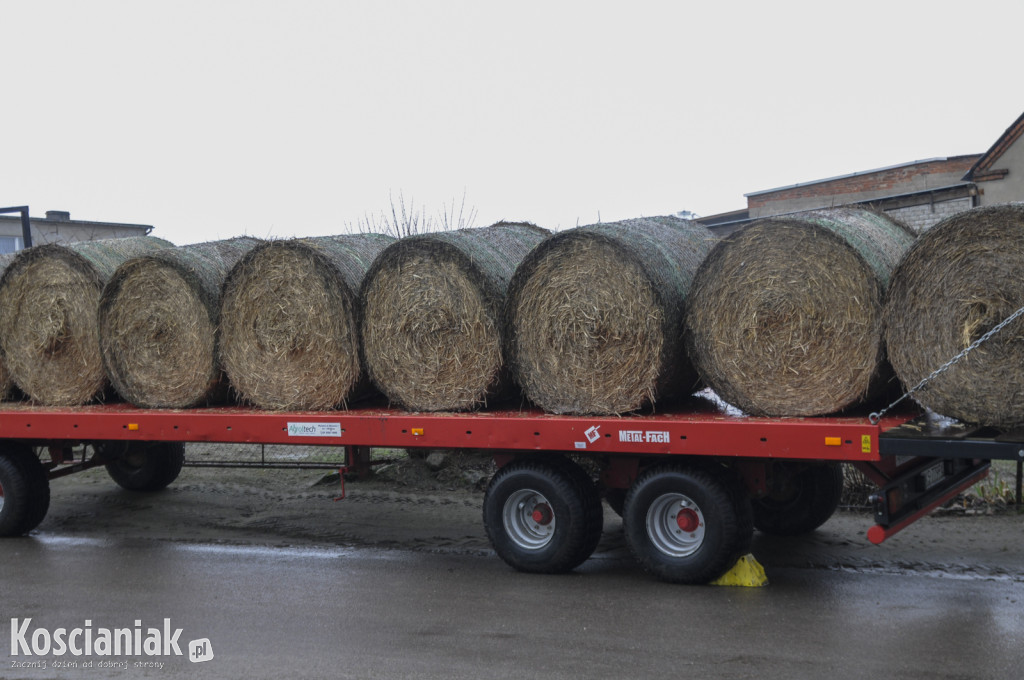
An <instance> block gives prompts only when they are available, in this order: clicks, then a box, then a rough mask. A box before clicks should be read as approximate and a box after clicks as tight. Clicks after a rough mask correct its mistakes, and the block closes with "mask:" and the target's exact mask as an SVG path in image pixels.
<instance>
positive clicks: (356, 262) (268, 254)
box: [220, 234, 395, 410]
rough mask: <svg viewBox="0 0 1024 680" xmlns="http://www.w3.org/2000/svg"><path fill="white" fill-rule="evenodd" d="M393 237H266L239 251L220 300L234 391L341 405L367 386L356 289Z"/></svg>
mask: <svg viewBox="0 0 1024 680" xmlns="http://www.w3.org/2000/svg"><path fill="white" fill-rule="evenodd" d="M394 240H395V239H393V238H391V237H390V236H384V235H381V234H352V235H340V236H325V237H321V238H308V239H297V240H289V241H271V242H268V243H265V244H263V245H261V246H259V247H258V248H256V249H254V250H253V251H252V252H250V253H249V254H248V255H247V256H246V257H244V258H243V259H242V260H241V261H240V262H239V263H238V264H237V265H235V267H234V269H233V270H232V271H231V274H230V275H229V276H228V279H227V282H226V283H225V285H224V295H223V298H222V300H221V343H220V350H221V358H222V362H223V365H224V369H225V371H226V372H227V374H228V378H229V379H230V381H231V385H232V387H233V388H234V390H235V391H236V392H237V393H238V394H239V396H240V397H241V399H243V400H244V401H247V402H249V403H252V404H255V405H256V406H259V407H261V408H266V409H284V410H292V409H301V410H323V409H332V408H338V407H344V406H345V405H346V403H347V402H348V401H351V400H353V399H356V398H358V397H360V396H362V395H363V394H364V393H365V392H366V391H367V388H368V381H367V380H365V379H364V372H363V370H362V367H361V362H360V350H359V344H360V341H359V326H360V320H361V306H360V301H359V289H360V286H361V285H362V282H363V279H364V277H365V276H366V272H367V271H368V270H369V268H370V265H371V264H372V263H373V261H374V259H375V258H376V257H377V256H378V255H379V254H380V252H381V251H382V250H383V249H384V248H385V247H387V246H388V245H390V244H391V243H393V242H394Z"/></svg>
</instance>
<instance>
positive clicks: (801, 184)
mask: <svg viewBox="0 0 1024 680" xmlns="http://www.w3.org/2000/svg"><path fill="white" fill-rule="evenodd" d="M972 156H977V154H967V155H965V156H940V157H937V158H926V159H923V160H919V161H910V162H908V163H897V164H896V165H887V166H885V167H882V168H873V169H871V170H861V171H859V172H851V173H847V174H845V175H836V176H835V177H825V178H823V179H815V180H811V181H810V182H799V183H797V184H790V185H788V186H784V187H775V188H774V189H762V190H761V191H752V192H750V193H749V194H743V196H744V197H746V198H750V197H751V196H761V195H763V194H773V193H775V192H777V191H786V190H788V189H797V188H800V187H806V186H813V185H815V184H825V183H827V182H835V181H836V180H840V179H850V178H851V177H860V176H862V175H871V174H874V173H876V172H885V171H887V170H898V169H900V168H909V167H913V166H915V165H924V164H925V163H945V162H948V161H958V160H963V159H965V158H971V157H972Z"/></svg>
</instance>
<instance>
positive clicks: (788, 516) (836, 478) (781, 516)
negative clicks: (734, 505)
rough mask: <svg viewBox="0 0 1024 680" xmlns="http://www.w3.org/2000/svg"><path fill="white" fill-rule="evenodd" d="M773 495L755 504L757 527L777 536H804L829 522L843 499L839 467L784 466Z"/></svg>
mask: <svg viewBox="0 0 1024 680" xmlns="http://www.w3.org/2000/svg"><path fill="white" fill-rule="evenodd" d="M779 465H780V466H781V468H777V469H776V471H775V472H774V478H775V481H774V482H773V484H772V490H771V492H770V493H769V494H768V495H767V496H765V497H763V498H756V499H754V500H753V502H752V505H753V511H754V526H755V527H756V528H757V529H758V530H760V531H763V532H764V533H766V534H773V535H775V536H800V535H801V534H807V533H810V532H812V531H814V530H815V529H817V528H818V527H820V526H821V525H822V524H824V523H825V522H827V521H828V518H829V517H831V516H832V515H833V513H835V511H836V508H837V507H839V499H840V497H841V496H842V495H843V469H842V468H841V467H840V466H839V465H837V464H834V463H832V464H822V465H808V466H801V465H800V464H799V463H780V464H779Z"/></svg>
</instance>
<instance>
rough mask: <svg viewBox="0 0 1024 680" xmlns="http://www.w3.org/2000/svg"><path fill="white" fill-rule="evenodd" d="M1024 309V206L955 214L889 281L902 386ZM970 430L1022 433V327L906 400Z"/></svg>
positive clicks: (890, 326)
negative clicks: (1018, 430)
mask: <svg viewBox="0 0 1024 680" xmlns="http://www.w3.org/2000/svg"><path fill="white" fill-rule="evenodd" d="M1021 307H1024V203H1010V204H1005V205H996V206H991V207H985V208H976V209H974V210H969V211H967V212H962V213H959V214H957V215H954V216H952V217H949V218H947V219H946V220H944V221H942V222H940V223H939V224H937V225H935V226H934V227H932V228H931V229H930V230H929V231H927V232H925V233H924V234H923V235H922V236H921V237H920V238H919V239H918V240H917V242H916V243H915V244H914V246H913V247H912V248H911V249H910V251H909V252H908V253H907V255H906V256H905V257H904V259H903V260H902V261H901V262H900V264H899V266H898V267H897V268H896V271H895V272H894V274H893V277H892V285H891V287H890V289H889V296H888V300H887V302H886V310H885V319H886V342H887V344H888V349H889V357H890V360H891V362H892V365H893V368H894V369H895V370H896V374H897V375H898V376H899V378H900V380H901V381H902V382H903V384H904V385H905V386H906V387H907V388H913V387H915V386H916V385H917V384H918V383H919V382H920V381H921V380H923V379H924V378H926V377H928V375H930V374H931V373H932V371H934V370H936V369H938V368H939V367H941V366H942V365H944V364H945V363H946V362H947V361H949V360H950V359H952V358H953V357H954V356H956V355H957V354H958V353H959V352H960V351H961V350H963V349H965V348H967V347H968V346H969V345H970V344H971V343H973V342H974V341H975V340H977V339H978V338H980V337H981V336H982V335H984V334H985V333H986V332H988V331H989V330H991V329H992V328H993V327H994V326H996V325H997V324H998V323H999V322H1000V321H1002V320H1003V319H1005V318H1006V317H1008V316H1010V315H1011V314H1012V313H1013V312H1015V311H1016V310H1017V309H1019V308H1021ZM913 397H914V399H916V400H917V402H918V403H920V404H921V405H922V406H925V407H927V408H930V409H932V410H933V411H936V412H937V413H940V414H942V415H945V416H949V417H952V418H958V419H960V420H963V421H965V422H968V423H977V424H982V425H993V426H998V427H1007V428H1009V427H1021V426H1024V320H1022V319H1017V320H1015V321H1013V322H1012V323H1011V324H1010V325H1008V326H1006V327H1005V328H1003V329H1002V330H1001V331H999V333H997V334H996V335H994V336H992V338H991V339H989V340H987V341H986V342H985V343H983V344H982V345H980V346H978V348H977V349H974V350H972V351H971V352H970V353H968V354H967V356H966V357H964V358H963V359H962V360H961V361H959V362H957V363H956V364H955V365H953V366H952V367H950V368H949V369H948V370H947V371H945V372H944V373H942V374H941V375H940V376H938V377H936V378H935V379H934V380H932V381H931V382H929V383H928V384H927V385H926V386H925V387H924V388H922V389H921V390H920V391H918V392H915V393H914V395H913Z"/></svg>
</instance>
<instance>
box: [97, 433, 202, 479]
mask: <svg viewBox="0 0 1024 680" xmlns="http://www.w3.org/2000/svg"><path fill="white" fill-rule="evenodd" d="M109 446H110V445H104V447H103V451H102V453H98V454H97V455H103V456H109V455H110V454H111V452H110V450H109V448H108V447H109ZM114 446H116V444H115V445H114ZM115 455H117V457H116V458H115V459H114V460H112V461H110V462H109V463H107V465H106V468H107V474H109V475H110V478H111V479H113V480H114V481H115V482H117V484H118V485H119V486H121V487H122V488H124V489H128V490H129V491H159V490H160V489H163V488H164V487H166V486H167V485H168V484H170V483H171V482H173V481H174V480H175V479H177V478H178V475H179V474H180V473H181V466H182V465H183V464H184V462H185V445H184V444H182V443H180V442H132V443H130V444H128V445H127V446H126V447H125V450H124V451H123V452H122V453H120V454H115Z"/></svg>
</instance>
